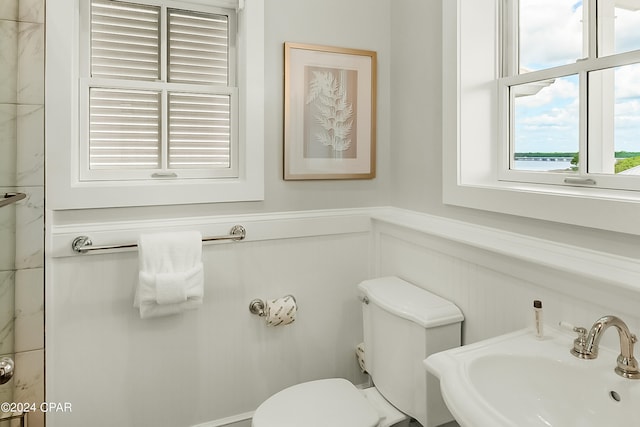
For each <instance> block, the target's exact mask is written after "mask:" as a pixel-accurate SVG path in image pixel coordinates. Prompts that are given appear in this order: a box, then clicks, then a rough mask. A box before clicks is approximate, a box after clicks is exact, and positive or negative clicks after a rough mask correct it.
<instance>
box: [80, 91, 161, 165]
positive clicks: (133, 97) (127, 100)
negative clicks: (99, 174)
mask: <svg viewBox="0 0 640 427" xmlns="http://www.w3.org/2000/svg"><path fill="white" fill-rule="evenodd" d="M89 96H90V98H89V156H90V164H91V168H92V169H110V168H158V167H159V159H160V94H159V93H158V92H149V91H133V90H129V91H123V90H115V89H102V88H92V89H90V95H89Z"/></svg>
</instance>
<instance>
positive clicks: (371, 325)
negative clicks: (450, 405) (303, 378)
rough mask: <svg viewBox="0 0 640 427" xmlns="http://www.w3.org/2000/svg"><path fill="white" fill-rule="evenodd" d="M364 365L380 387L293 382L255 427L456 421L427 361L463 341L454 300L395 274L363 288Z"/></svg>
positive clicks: (379, 426) (428, 426) (268, 403)
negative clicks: (295, 383) (428, 357)
mask: <svg viewBox="0 0 640 427" xmlns="http://www.w3.org/2000/svg"><path fill="white" fill-rule="evenodd" d="M358 290H359V293H360V299H361V301H362V303H363V304H362V312H363V327H364V348H365V364H366V369H367V372H368V373H369V374H370V375H371V378H372V379H373V381H374V384H375V387H371V388H367V389H364V390H360V389H358V388H357V387H355V386H354V385H353V384H352V383H351V382H349V381H347V380H345V379H342V378H329V379H321V380H316V381H309V382H305V383H301V384H297V385H293V386H291V387H288V388H286V389H284V390H282V391H280V392H278V393H276V394H274V395H272V396H271V397H269V398H268V399H267V400H265V401H264V402H263V403H262V404H261V405H260V406H259V407H258V409H257V410H256V412H255V414H254V416H253V420H252V424H251V425H252V427H391V426H394V427H401V426H403V425H408V422H409V420H410V418H414V419H416V420H417V421H418V422H420V423H421V424H422V426H423V427H434V426H437V425H441V424H444V423H446V422H449V421H452V420H453V417H452V416H451V414H450V413H449V411H448V409H447V408H446V405H445V404H444V402H443V400H442V397H441V395H440V389H439V384H438V381H437V379H436V378H435V377H433V376H430V375H429V374H427V372H426V370H425V369H424V367H423V365H422V361H423V360H424V359H425V358H426V357H427V356H429V355H430V354H432V353H435V352H438V351H442V350H446V349H449V348H452V347H456V346H459V345H460V331H461V328H460V325H461V322H462V320H463V319H464V318H463V316H462V313H461V312H460V310H459V309H458V307H456V306H455V305H454V304H453V303H451V302H450V301H447V300H445V299H443V298H441V297H439V296H437V295H434V294H432V293H430V292H428V291H426V290H424V289H422V288H419V287H417V286H415V285H412V284H410V283H408V282H406V281H404V280H402V279H400V278H398V277H383V278H378V279H373V280H366V281H364V282H362V283H360V284H359V285H358Z"/></svg>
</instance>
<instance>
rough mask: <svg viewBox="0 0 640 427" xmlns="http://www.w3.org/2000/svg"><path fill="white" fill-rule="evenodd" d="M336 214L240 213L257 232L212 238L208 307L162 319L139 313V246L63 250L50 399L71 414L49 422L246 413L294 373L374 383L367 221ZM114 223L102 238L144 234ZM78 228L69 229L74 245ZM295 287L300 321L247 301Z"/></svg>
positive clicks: (176, 421)
mask: <svg viewBox="0 0 640 427" xmlns="http://www.w3.org/2000/svg"><path fill="white" fill-rule="evenodd" d="M330 216H331V215H329V216H324V217H323V218H321V219H320V220H319V221H316V220H313V219H309V218H308V217H297V218H295V219H293V218H288V219H287V218H285V217H286V215H283V216H281V217H280V218H279V219H278V220H273V221H271V220H266V219H265V218H262V217H261V218H260V221H253V222H251V221H249V222H246V221H240V222H241V223H242V224H243V225H244V226H245V227H246V228H247V233H248V234H247V235H248V236H252V237H251V238H250V237H248V238H247V241H246V242H241V243H221V244H212V245H206V246H204V249H203V258H204V260H203V261H204V264H205V277H206V287H205V297H204V304H203V306H201V307H200V308H199V309H197V310H194V311H191V312H187V313H183V314H180V315H177V316H170V317H164V318H156V319H145V320H141V319H140V318H139V316H138V313H137V311H136V310H135V309H134V308H133V307H132V301H133V293H134V287H135V283H136V280H137V274H138V273H137V272H138V270H137V267H138V261H137V253H136V252H135V251H122V252H117V253H102V254H92V255H75V256H68V255H63V253H64V254H66V253H67V252H66V249H63V250H61V251H60V252H59V253H60V255H59V256H57V257H55V258H53V259H52V260H51V263H50V269H49V270H50V271H49V273H48V274H49V276H48V279H47V285H48V288H47V304H48V306H47V316H48V317H47V322H48V323H47V366H49V367H50V368H51V369H49V370H48V371H47V375H48V377H47V387H48V389H47V400H49V401H62V402H71V403H72V404H73V414H71V415H70V414H64V413H61V414H49V415H48V418H47V425H48V426H51V427H61V426H65V427H76V426H77V427H80V426H87V425H97V424H95V422H96V420H103V421H105V423H106V424H103V425H118V426H123V427H127V426H131V427H133V426H151V425H153V426H158V427H181V426H184V427H187V426H194V425H203V426H219V425H226V424H227V423H226V422H224V423H221V422H222V421H220V420H224V419H230V420H232V421H233V420H236V421H238V422H240V424H238V425H243V424H242V423H245V424H246V423H247V421H241V418H242V417H239V416H238V414H247V413H248V414H249V415H248V416H250V413H251V411H253V410H255V408H256V407H257V406H258V405H259V404H260V403H261V402H262V401H263V400H264V399H266V398H267V397H268V396H270V395H271V394H273V393H275V392H277V391H279V390H280V389H282V388H284V387H287V386H289V385H292V384H295V383H298V382H301V381H307V380H312V379H318V378H326V377H332V376H340V377H345V378H348V379H350V380H352V381H354V382H356V383H361V382H363V381H364V378H363V377H362V375H361V374H360V372H359V370H358V365H357V362H356V359H355V356H354V350H355V346H356V345H357V344H358V343H359V342H360V341H361V340H362V321H361V308H360V303H359V301H358V300H357V292H356V285H357V283H359V282H360V281H361V280H364V279H366V278H367V277H368V274H369V261H370V258H369V255H370V254H369V247H370V235H369V228H370V227H369V219H368V217H358V215H355V216H354V215H348V216H345V217H344V218H343V220H344V221H342V220H341V219H340V217H332V218H329V217H330ZM358 218H359V219H358ZM327 221H329V223H331V224H333V226H331V227H329V225H328V224H327ZM301 222H302V223H305V224H306V226H305V227H303V228H299V227H298V226H299V225H300V223H301ZM285 224H286V225H288V226H286V227H284V225H285ZM340 224H342V225H340ZM191 225H193V224H191ZM211 227H212V226H211V225H210V224H209V225H207V226H204V227H203V228H204V229H208V228H211ZM221 227H223V228H225V229H226V227H227V224H224V225H222V226H221ZM213 228H216V226H213ZM347 228H350V231H348V232H345V233H342V232H344V231H345V230H346V229H347ZM297 229H298V230H300V232H299V233H297V232H294V231H292V230H297ZM302 229H304V231H301V230H302ZM260 230H263V231H260ZM267 230H271V231H269V232H268V231H267ZM277 230H281V232H280V236H281V237H282V238H278V236H277V234H278V231H277ZM283 230H284V231H283ZM328 230H331V231H328ZM64 231H65V232H69V233H71V234H70V235H73V232H71V231H69V230H68V229H65V230H64ZM89 231H91V230H89ZM207 231H209V230H207ZM211 231H212V232H215V233H216V234H219V233H217V232H218V230H211ZM114 233H115V234H116V235H117V236H116V238H113V237H109V233H108V232H107V231H104V230H103V231H102V232H101V233H100V234H98V236H99V237H100V238H103V237H104V238H106V239H107V240H109V239H110V240H117V238H126V239H128V240H131V239H133V240H134V241H135V235H129V236H128V237H127V236H125V235H121V232H120V231H114ZM296 234H297V236H296ZM70 235H67V234H64V233H63V234H62V235H61V236H57V237H59V238H60V240H62V241H65V242H67V243H68V242H69V236H70ZM92 235H93V233H92ZM259 236H262V237H259ZM57 237H56V238H57ZM56 238H54V240H56ZM251 239H253V240H251ZM98 243H99V242H96V244H98ZM60 245H61V246H64V245H62V244H60ZM54 247H55V245H54ZM286 294H293V295H294V296H295V297H296V299H297V302H298V305H299V311H298V316H297V319H296V321H295V322H294V323H293V324H291V325H287V326H283V327H276V328H273V327H267V326H266V325H265V324H264V321H263V319H261V318H259V317H257V316H254V315H252V314H250V313H249V310H248V306H249V302H250V301H251V300H252V299H254V298H261V299H267V298H276V297H280V296H283V295H286ZM216 420H218V421H216ZM232 425H235V424H234V423H232Z"/></svg>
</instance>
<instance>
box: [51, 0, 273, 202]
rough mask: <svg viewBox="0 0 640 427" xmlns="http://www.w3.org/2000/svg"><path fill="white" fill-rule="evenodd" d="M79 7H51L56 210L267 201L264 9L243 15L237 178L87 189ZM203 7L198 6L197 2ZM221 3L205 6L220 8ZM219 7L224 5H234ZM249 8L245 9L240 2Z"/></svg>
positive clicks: (256, 6) (57, 0) (251, 8)
mask: <svg viewBox="0 0 640 427" xmlns="http://www.w3.org/2000/svg"><path fill="white" fill-rule="evenodd" d="M79 1H86V0H48V4H47V16H46V20H47V21H46V22H47V29H46V46H47V55H46V56H47V60H46V75H45V81H46V95H45V96H46V106H45V120H46V122H45V137H46V141H47V144H46V161H47V172H46V173H47V204H48V207H49V208H50V209H53V210H65V209H84V208H106V207H125V206H150V205H171V204H196V203H215V202H235V201H253V200H263V199H264V42H263V40H264V2H263V1H261V0H248V1H246V4H245V5H244V8H243V9H242V10H241V11H240V12H238V38H237V43H238V52H239V57H238V68H237V74H238V82H239V87H240V90H239V95H240V97H239V103H240V108H239V120H240V127H239V130H238V134H239V145H240V147H239V151H240V153H239V168H238V173H239V177H238V178H215V179H188V180H184V181H181V180H173V179H166V180H165V179H160V180H158V181H153V182H145V183H144V184H141V183H140V182H137V181H131V182H126V181H122V182H108V181H107V182H99V181H98V182H81V181H80V179H79V167H78V165H79V162H78V150H77V144H78V137H79V127H80V126H79V123H78V116H79V115H78V108H79V97H78V90H79V84H78V79H79V68H78V65H79V49H78V46H79V35H80V25H79V24H80V22H79V10H78V5H79ZM191 2H192V3H198V2H197V1H191ZM215 3H216V0H214V1H209V2H207V4H215ZM228 3H229V2H228V1H226V0H221V3H220V4H219V6H228V5H229V4H228ZM242 3H245V2H242Z"/></svg>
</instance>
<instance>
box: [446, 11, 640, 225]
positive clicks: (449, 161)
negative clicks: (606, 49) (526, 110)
mask: <svg viewBox="0 0 640 427" xmlns="http://www.w3.org/2000/svg"><path fill="white" fill-rule="evenodd" d="M499 19H500V16H499V10H498V1H497V0H453V1H446V2H443V23H442V28H443V32H442V42H443V93H442V95H443V123H442V125H443V202H444V203H445V204H450V205H456V206H462V207H467V208H474V209H481V210H486V211H493V212H500V213H505V214H511V215H518V216H523V217H529V218H535V219H542V220H548V221H554V222H561V223H566V224H573V225H580V226H585V227H592V228H598V229H603V230H610V231H617V232H623V233H629V234H638V235H640V221H638V213H640V206H639V203H640V191H624V190H607V189H599V188H588V187H582V186H573V187H569V186H559V185H547V184H530V183H516V182H505V181H499V179H498V178H499V176H498V170H499V169H498V166H499V161H500V157H501V155H502V154H503V153H499V152H498V151H499V150H498V144H497V143H496V141H497V140H498V138H500V132H499V129H500V128H499V123H500V112H499V111H498V96H499V86H498V83H497V82H496V79H495V77H496V76H497V75H498V73H497V70H498V67H499V49H500V43H499V39H498V31H497V28H499V25H498V22H499ZM491 82H493V83H491Z"/></svg>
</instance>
